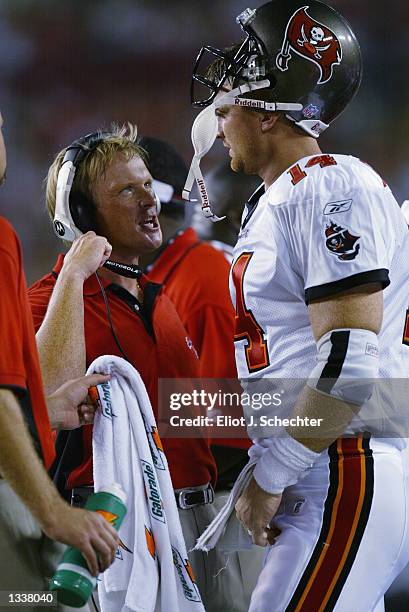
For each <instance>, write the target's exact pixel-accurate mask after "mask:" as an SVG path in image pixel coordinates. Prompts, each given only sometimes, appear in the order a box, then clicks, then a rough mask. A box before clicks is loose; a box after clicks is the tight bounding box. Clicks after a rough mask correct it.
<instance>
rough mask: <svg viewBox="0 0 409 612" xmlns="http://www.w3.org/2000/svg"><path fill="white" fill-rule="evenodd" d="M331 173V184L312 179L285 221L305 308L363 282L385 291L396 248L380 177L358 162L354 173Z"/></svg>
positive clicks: (387, 196)
mask: <svg viewBox="0 0 409 612" xmlns="http://www.w3.org/2000/svg"><path fill="white" fill-rule="evenodd" d="M331 170H332V173H333V174H332V175H331V179H330V181H328V175H327V177H324V178H326V179H327V181H326V183H325V181H316V182H315V183H314V182H313V181H311V183H310V185H311V187H312V188H310V190H309V193H308V195H307V198H306V199H305V200H304V201H302V202H297V203H293V204H292V205H290V206H289V207H288V211H287V217H286V221H285V223H286V226H287V227H286V230H285V231H286V233H287V235H288V243H289V245H290V248H291V251H292V253H291V256H292V258H293V265H294V267H295V270H296V272H297V274H299V276H300V277H301V281H302V284H303V289H304V299H305V302H306V303H307V304H308V303H309V302H310V301H311V300H314V299H317V298H325V297H328V296H330V295H333V294H335V293H339V292H341V291H345V290H348V289H351V288H353V287H357V286H359V285H364V284H367V283H373V282H377V283H380V284H381V286H382V288H385V287H387V286H388V285H389V282H390V281H389V267H390V263H391V260H392V257H393V254H394V252H395V249H396V240H395V230H394V227H393V224H392V221H391V219H390V216H389V214H388V209H389V208H391V207H394V206H397V203H396V201H395V200H394V198H393V196H392V194H391V192H390V190H389V188H388V187H386V186H385V185H384V184H383V182H382V179H380V177H379V176H378V175H377V174H376V173H375V172H374V171H373V170H372V169H370V168H369V167H366V165H365V164H363V163H361V164H359V166H358V170H359V172H358V171H357V169H354V170H351V169H350V168H348V169H340V170H337V169H331ZM328 183H329V184H328Z"/></svg>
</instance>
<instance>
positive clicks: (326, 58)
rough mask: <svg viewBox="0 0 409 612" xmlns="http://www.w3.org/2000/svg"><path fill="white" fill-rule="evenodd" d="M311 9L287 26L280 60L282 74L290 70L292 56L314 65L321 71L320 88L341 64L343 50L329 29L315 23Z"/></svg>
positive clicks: (298, 14)
mask: <svg viewBox="0 0 409 612" xmlns="http://www.w3.org/2000/svg"><path fill="white" fill-rule="evenodd" d="M308 8H309V7H308V6H303V7H301V8H299V9H298V10H297V11H296V12H295V13H294V14H293V16H292V17H291V19H290V20H289V22H288V23H287V27H286V29H285V34H284V40H283V44H282V47H281V51H280V53H279V54H278V55H277V57H276V65H277V68H278V69H279V70H281V71H282V72H285V71H286V70H288V62H289V60H290V59H291V52H292V51H294V52H295V53H297V54H298V55H301V57H304V58H305V59H307V60H309V61H310V62H314V64H316V66H318V68H319V69H320V78H319V80H318V85H320V84H322V83H326V82H327V81H329V80H330V78H331V77H332V70H333V66H337V65H338V64H340V63H341V59H342V49H341V44H340V42H339V40H338V38H337V37H336V36H335V34H334V32H332V31H331V30H330V29H329V28H327V27H326V26H324V25H323V24H322V23H319V21H315V19H312V18H311V17H310V16H309V15H308V13H307V9H308Z"/></svg>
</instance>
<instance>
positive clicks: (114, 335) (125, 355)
mask: <svg viewBox="0 0 409 612" xmlns="http://www.w3.org/2000/svg"><path fill="white" fill-rule="evenodd" d="M95 276H96V277H97V281H98V284H99V287H100V289H101V293H102V297H103V298H104V304H105V309H106V312H107V317H108V322H109V326H110V328H111V333H112V337H113V338H114V340H115V344H116V345H117V347H118V349H119V351H120V353H121V355H122V356H123V357H124V359H126V361H128V362H129V363H132V362H131V360H130V359H129V357H128V355H127V354H126V352H125V351H124V349H123V348H122V346H121V343H120V342H119V338H118V336H117V334H116V331H115V327H114V324H113V322H112V317H111V309H110V308H109V303H108V296H107V294H106V291H105V289H104V287H103V284H102V283H101V280H100V278H99V275H98V272H95Z"/></svg>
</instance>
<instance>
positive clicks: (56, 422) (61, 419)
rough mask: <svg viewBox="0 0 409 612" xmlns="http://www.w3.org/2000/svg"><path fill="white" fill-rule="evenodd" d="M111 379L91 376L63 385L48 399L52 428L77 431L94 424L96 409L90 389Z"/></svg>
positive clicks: (102, 375)
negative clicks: (90, 395) (89, 393)
mask: <svg viewBox="0 0 409 612" xmlns="http://www.w3.org/2000/svg"><path fill="white" fill-rule="evenodd" d="M109 379H110V376H109V375H105V374H89V375H88V376H82V377H81V378H75V379H74V380H69V381H68V382H66V383H64V384H63V385H61V387H59V388H58V389H57V390H56V391H55V392H54V393H53V394H52V395H50V396H48V397H47V409H48V415H49V418H50V423H51V428H52V429H76V428H77V427H81V425H87V424H89V423H93V421H94V414H95V410H96V407H95V404H94V403H93V402H92V400H91V398H90V397H89V395H88V389H89V388H90V387H94V386H96V385H100V384H102V383H104V382H107V381H108V380H109Z"/></svg>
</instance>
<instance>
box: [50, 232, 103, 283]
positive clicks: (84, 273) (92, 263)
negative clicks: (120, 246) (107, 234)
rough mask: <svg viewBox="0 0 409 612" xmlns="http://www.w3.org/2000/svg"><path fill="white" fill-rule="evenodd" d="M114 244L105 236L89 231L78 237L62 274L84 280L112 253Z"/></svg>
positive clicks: (68, 255)
mask: <svg viewBox="0 0 409 612" xmlns="http://www.w3.org/2000/svg"><path fill="white" fill-rule="evenodd" d="M111 251H112V246H111V245H110V244H109V242H108V240H107V239H106V238H104V237H103V236H97V235H96V233H95V232H87V233H86V234H84V235H83V236H80V237H79V238H76V239H75V240H74V242H73V243H72V245H71V248H70V250H69V251H68V253H67V254H66V256H65V258H64V265H63V268H62V270H61V274H71V275H75V276H77V277H79V278H81V280H82V281H83V282H85V281H86V280H87V278H88V277H89V276H91V274H94V272H95V271H96V270H98V268H100V267H101V266H102V265H103V264H104V263H105V262H106V260H107V259H109V256H110V255H111Z"/></svg>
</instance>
